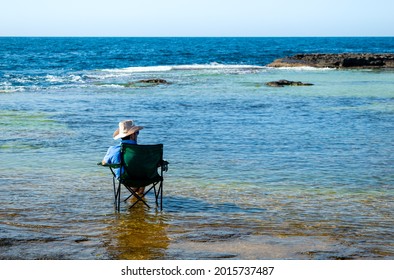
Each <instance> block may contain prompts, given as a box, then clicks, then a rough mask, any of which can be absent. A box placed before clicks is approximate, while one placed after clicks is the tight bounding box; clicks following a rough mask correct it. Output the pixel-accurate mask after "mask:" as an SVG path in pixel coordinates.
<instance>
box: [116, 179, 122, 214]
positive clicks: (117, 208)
mask: <svg viewBox="0 0 394 280" xmlns="http://www.w3.org/2000/svg"><path fill="white" fill-rule="evenodd" d="M121 186H122V183H121V182H120V181H119V185H118V189H117V190H116V195H115V204H116V206H115V209H116V210H118V211H119V210H120V189H121Z"/></svg>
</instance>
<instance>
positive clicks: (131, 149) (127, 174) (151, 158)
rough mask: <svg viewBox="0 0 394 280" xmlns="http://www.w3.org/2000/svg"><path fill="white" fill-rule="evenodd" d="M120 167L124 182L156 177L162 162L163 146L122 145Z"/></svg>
mask: <svg viewBox="0 0 394 280" xmlns="http://www.w3.org/2000/svg"><path fill="white" fill-rule="evenodd" d="M121 153H122V166H123V167H124V172H123V174H122V177H121V178H122V179H124V180H132V179H134V180H147V179H148V180H149V179H152V178H155V177H158V176H159V174H158V172H157V169H158V167H159V165H160V163H161V162H162V160H163V144H156V145H132V144H125V143H123V144H122V147H121Z"/></svg>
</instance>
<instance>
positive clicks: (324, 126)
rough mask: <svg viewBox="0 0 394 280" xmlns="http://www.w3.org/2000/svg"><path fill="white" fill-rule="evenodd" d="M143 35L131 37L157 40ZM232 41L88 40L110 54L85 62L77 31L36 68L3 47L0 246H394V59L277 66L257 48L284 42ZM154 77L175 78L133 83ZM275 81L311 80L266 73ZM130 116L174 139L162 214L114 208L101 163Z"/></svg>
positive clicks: (7, 253) (66, 252) (348, 253)
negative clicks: (359, 64) (376, 67)
mask: <svg viewBox="0 0 394 280" xmlns="http://www.w3.org/2000/svg"><path fill="white" fill-rule="evenodd" d="M3 40H4V39H3ZM10 40H11V39H10ZM13 40H16V38H14V39H13ZM20 40H26V39H20ZM37 40H38V39H37ZM46 40H47V39H46ZM62 40H66V39H62ZM86 40H87V41H89V40H88V39H86ZM90 40H92V39H90ZM108 40H110V39H108ZM113 40H114V42H116V41H117V40H120V39H113ZM141 40H142V39H141ZM149 40H153V39H146V41H144V40H142V42H139V43H138V44H142V43H144V45H143V47H142V45H138V44H137V43H135V44H133V45H132V46H133V48H135V49H140V51H141V53H143V50H146V49H149V48H147V46H150V47H151V48H152V49H153V50H152V53H153V54H157V50H156V49H155V48H158V47H157V45H152V43H149ZM174 40H175V39H174ZM177 40H180V39H177ZM201 40H202V39H201ZM234 40H235V39H231V40H230V39H228V41H227V43H228V46H229V47H228V48H225V46H226V41H225V40H224V41H220V45H221V46H222V48H223V49H222V52H223V54H222V55H223V57H225V54H226V52H227V54H229V53H231V54H232V56H231V60H232V61H230V62H226V61H219V60H218V59H217V58H218V57H219V55H220V53H219V52H215V53H213V54H212V56H211V57H215V58H216V60H210V59H207V57H209V56H208V55H207V54H208V53H209V51H208V50H206V49H208V48H209V45H207V44H204V41H203V40H202V41H201V44H200V47H202V48H203V49H202V50H201V49H200V53H199V52H197V51H196V52H194V51H193V50H190V53H191V54H189V55H188V54H183V55H181V54H180V53H181V51H184V49H188V48H186V47H185V46H183V48H184V49H181V47H180V45H177V46H178V49H176V48H175V47H172V48H169V47H166V46H162V50H161V54H162V57H163V60H164V59H165V58H166V57H167V56H165V55H163V53H166V52H167V53H170V55H173V57H178V58H179V57H183V58H184V57H185V56H186V57H187V56H192V55H195V58H194V59H195V60H193V59H190V60H189V61H183V62H187V63H179V61H178V62H177V63H166V62H168V61H164V62H162V61H159V62H157V61H156V60H158V57H159V56H157V57H156V56H154V55H153V58H152V64H151V65H149V64H148V63H147V62H148V61H149V59H148V58H144V59H146V61H145V60H144V61H145V62H141V61H142V60H141V61H139V60H138V57H139V56H138V55H137V56H136V57H131V55H125V54H127V52H126V51H124V52H122V51H121V50H120V49H117V48H116V46H115V47H113V49H112V48H111V46H110V45H108V44H107V43H106V42H103V41H99V42H100V44H101V45H100V44H99V43H96V45H97V49H94V50H92V52H95V53H98V52H99V51H100V50H101V51H102V53H104V54H106V55H107V57H104V58H105V59H104V58H102V59H101V62H100V63H101V64H100V63H99V64H100V65H97V64H94V65H93V64H89V65H90V66H88V67H86V66H84V65H83V64H84V63H86V64H88V62H90V60H89V58H87V59H86V60H83V59H81V56H80V54H81V53H84V52H82V51H81V50H84V49H83V44H82V43H86V41H83V40H82V43H81V41H75V40H74V41H73V40H72V39H70V41H67V40H66V42H68V43H69V44H70V45H72V47H73V48H75V50H74V54H75V58H70V57H72V56H73V53H72V52H71V51H69V50H67V51H64V52H55V51H53V52H52V53H51V52H49V54H44V52H42V53H41V55H43V56H44V58H45V57H49V58H51V57H54V58H55V59H53V60H48V61H47V62H44V61H43V60H40V59H37V60H39V63H38V62H37V65H39V66H31V65H30V66H29V67H26V69H23V67H19V66H18V64H11V63H10V62H9V61H8V62H7V61H6V60H5V59H3V60H2V64H1V65H2V68H1V69H2V70H1V71H2V72H1V76H0V77H1V83H0V85H1V86H2V88H1V90H2V93H0V124H1V125H0V162H2V164H1V165H0V182H1V184H0V185H1V188H0V203H1V205H2V207H1V209H0V217H1V219H0V258H1V259H393V256H394V248H393V240H394V238H393V237H394V234H393V229H394V228H393V224H394V223H393V222H394V217H393V206H394V192H393V187H394V156H393V154H394V146H393V141H392V139H394V131H393V123H394V122H393V121H394V79H393V77H394V72H393V71H390V70H388V71H367V70H363V71H339V70H328V69H320V70H318V69H308V68H296V69H271V68H267V67H265V66H264V64H263V63H257V62H258V61H260V62H262V61H268V60H269V58H270V57H271V56H273V55H274V54H278V57H280V55H279V54H281V53H282V52H283V51H284V50H287V49H291V48H290V46H287V47H286V48H284V46H285V42H282V43H283V45H279V46H278V45H277V46H276V47H274V46H270V48H269V49H268V47H266V48H267V50H266V52H267V53H272V54H271V55H270V56H269V57H268V58H267V57H266V56H264V55H261V56H260V57H259V56H258V55H257V54H256V53H255V50H256V49H260V48H259V46H260V45H258V44H259V43H258V42H259V41H256V39H251V40H250V41H244V40H245V39H239V40H240V41H236V40H235V41H234ZM267 40H268V39H267ZM270 40H273V39H270ZM283 40H284V39H283ZM303 40H306V39H298V40H297V39H295V38H292V39H291V38H289V39H288V41H286V42H287V43H288V44H290V43H292V44H293V46H294V48H295V49H296V50H297V48H298V49H300V45H302V46H304V43H303V42H304V41H303ZM311 40H312V39H311ZM315 40H317V39H315ZM321 40H323V39H321ZM333 40H334V39H333ZM336 40H340V39H336ZM342 40H343V41H337V42H339V43H338V44H334V42H332V45H333V46H334V45H341V44H348V41H347V40H350V39H345V38H344V39H342ZM360 40H361V39H360ZM364 40H366V41H368V40H367V39H364ZM382 40H383V39H382ZM312 41H313V40H312ZM383 41H384V40H383ZM188 42H189V41H187V40H186V39H185V42H184V45H187V44H188ZM246 42H247V43H248V44H246ZM313 42H314V41H313ZM384 42H386V43H388V44H389V45H390V42H392V39H390V38H387V40H386V41H384ZM263 43H264V44H263ZM320 43H321V41H317V42H315V45H313V44H309V45H308V44H305V46H307V45H308V47H309V48H311V49H312V50H320V48H321V47H322V45H321V44H320ZM155 44H157V42H156V43H155ZM217 44H219V43H217ZM261 44H262V45H261V46H260V47H261V48H262V47H263V46H266V45H267V42H265V41H264V40H262V42H261ZM391 44H392V43H391ZM15 45H16V46H20V47H21V48H22V47H23V46H25V48H27V47H26V45H21V44H19V43H18V41H16V43H15ZM326 45H327V44H326ZM355 45H357V44H355ZM7 46H8V48H9V46H10V45H7ZM103 46H105V47H106V48H104V47H103ZM187 46H188V45H187ZM237 46H238V48H239V51H238V54H239V53H241V54H242V55H239V56H240V59H239V60H238V61H237V60H236V59H235V58H236V57H237V53H236V52H234V48H236V47H237ZM251 46H254V47H253V48H252V47H251ZM357 46H359V45H357ZM372 46H373V44H370V47H372ZM138 47H139V48H138ZM154 47H155V48H154ZM296 47H297V48H296ZM31 48H32V49H35V53H40V52H38V51H37V50H42V45H40V44H38V43H35V44H33V45H31ZM196 48H197V47H196ZM243 48H245V50H244V51H243ZM275 48H278V49H279V50H280V51H277V52H276V53H275ZM125 49H126V48H125ZM197 49H198V48H197ZM344 49H345V48H342V49H339V50H338V51H341V50H344ZM2 50H3V51H4V50H6V48H5V47H4V46H3V49H2ZM105 50H107V51H110V50H112V51H113V52H112V53H111V55H113V53H116V55H119V56H120V58H119V63H118V64H117V63H116V60H115V61H114V60H113V56H111V55H108V53H106V52H105ZM351 50H353V49H350V51H351ZM386 50H391V49H390V48H389V49H387V47H386ZM378 51H380V52H382V51H381V50H378ZM86 52H87V51H86ZM86 52H85V54H86ZM11 53H12V52H11V51H10V52H9V56H8V59H10V61H13V62H15V61H24V62H23V63H26V61H25V60H26V59H27V58H26V57H23V55H22V53H19V52H18V51H16V50H14V53H13V55H11ZM32 53H34V51H32ZM172 53H174V54H172ZM24 55H26V52H25V53H24ZM170 57H172V56H170ZM227 57H229V55H228V56H227ZM66 58H67V59H70V60H71V62H72V63H74V64H73V65H74V66H73V67H71V66H70V69H68V68H64V67H63V68H61V66H62V65H60V61H61V60H62V59H64V60H67V59H66ZM73 59H74V60H73ZM133 59H135V60H136V62H130V61H132V60H133ZM155 59H156V60H155ZM167 59H169V58H168V57H167ZM31 60H34V59H33V58H31ZM125 60H126V61H125ZM127 60H128V61H127ZM95 61H99V59H98V58H97V57H95ZM71 62H70V63H71ZM213 62H215V63H213ZM268 62H269V61H268ZM7 63H8V64H7ZM23 63H22V62H21V63H20V65H23ZM42 63H43V64H45V67H44V66H42ZM65 64H66V63H65ZM110 64H113V65H112V67H110V66H111V65H110ZM147 64H148V65H147ZM25 65H27V64H25ZM92 65H93V66H92ZM98 66H101V67H98ZM11 68H12V69H11ZM147 78H161V79H165V80H167V81H168V82H169V84H167V85H157V86H147V85H143V84H138V83H137V84H132V85H131V84H129V83H130V82H135V81H138V80H140V79H147ZM278 79H288V80H295V81H303V82H309V83H313V84H314V85H313V86H310V87H284V88H270V87H267V86H265V82H268V81H273V80H278ZM126 118H132V119H134V120H136V122H137V123H138V124H140V125H143V126H145V129H144V130H142V131H141V133H140V136H139V141H140V143H142V144H152V143H163V144H164V147H165V152H164V153H165V158H166V159H167V160H168V161H169V162H170V166H169V167H170V169H169V172H168V173H166V174H165V183H164V187H165V189H164V210H163V212H157V211H156V210H155V209H151V210H148V209H145V208H144V207H143V206H142V205H140V206H138V207H137V208H133V209H132V210H129V209H128V207H127V206H128V205H129V204H127V203H125V204H122V205H121V211H120V213H116V212H115V211H114V208H113V204H112V202H113V201H112V199H113V197H112V196H113V191H112V180H111V176H110V173H109V171H108V170H106V169H105V168H100V167H98V166H97V165H96V162H98V161H100V160H101V159H102V157H103V155H104V154H105V152H106V150H107V147H108V146H109V145H113V144H115V143H116V141H113V140H112V139H111V135H112V133H113V131H114V130H115V129H116V127H117V122H118V121H119V120H122V119H126ZM152 199H153V198H152V197H148V198H147V200H148V201H152Z"/></svg>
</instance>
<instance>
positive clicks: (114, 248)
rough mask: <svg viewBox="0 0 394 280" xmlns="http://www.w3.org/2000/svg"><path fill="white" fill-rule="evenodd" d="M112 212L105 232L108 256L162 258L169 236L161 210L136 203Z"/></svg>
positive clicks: (133, 258) (143, 258)
mask: <svg viewBox="0 0 394 280" xmlns="http://www.w3.org/2000/svg"><path fill="white" fill-rule="evenodd" d="M115 215H117V216H116V217H115V218H114V220H113V221H112V224H111V225H110V226H109V228H108V233H107V234H108V245H107V250H108V253H109V255H110V256H111V258H112V259H122V260H125V259H127V260H153V259H164V257H165V253H166V249H167V247H168V246H169V243H170V239H169V238H168V236H167V232H166V230H167V227H168V225H167V223H166V222H165V217H164V215H163V214H162V213H160V212H156V211H155V210H151V209H148V208H147V207H146V206H144V205H143V204H142V203H138V204H136V205H135V206H134V207H133V208H131V209H129V210H128V211H124V212H123V213H122V212H121V213H120V214H115Z"/></svg>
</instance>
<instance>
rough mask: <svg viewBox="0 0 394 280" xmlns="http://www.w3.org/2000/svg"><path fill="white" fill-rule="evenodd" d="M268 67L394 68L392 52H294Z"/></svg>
mask: <svg viewBox="0 0 394 280" xmlns="http://www.w3.org/2000/svg"><path fill="white" fill-rule="evenodd" d="M267 66H268V67H300V66H310V67H317V68H342V69H343V68H345V69H346V68H347V69H354V68H355V69H360V68H361V69H380V68H394V54H389V53H388V54H371V53H361V54H357V53H339V54H322V53H320V54H319V53H318V54H296V55H294V56H289V57H284V58H280V59H276V60H275V61H273V62H272V63H270V64H268V65H267Z"/></svg>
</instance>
